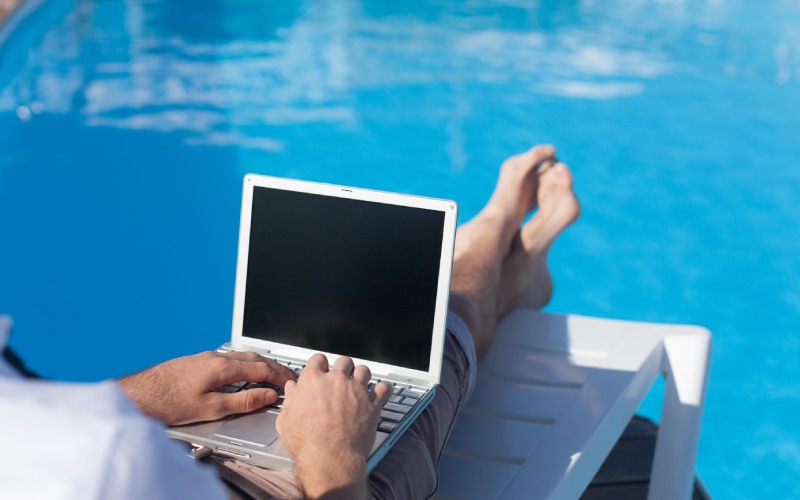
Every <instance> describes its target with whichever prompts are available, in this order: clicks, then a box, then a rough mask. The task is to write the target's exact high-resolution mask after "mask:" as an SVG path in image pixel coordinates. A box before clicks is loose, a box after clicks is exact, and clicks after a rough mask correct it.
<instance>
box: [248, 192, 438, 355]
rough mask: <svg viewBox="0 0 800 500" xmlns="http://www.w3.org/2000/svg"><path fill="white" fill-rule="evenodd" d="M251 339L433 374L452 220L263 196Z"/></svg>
mask: <svg viewBox="0 0 800 500" xmlns="http://www.w3.org/2000/svg"><path fill="white" fill-rule="evenodd" d="M252 210H253V211H252V222H251V229H250V248H249V257H248V264H247V287H246V292H245V303H244V324H243V335H244V336H245V337H251V338H257V339H262V340H269V341H273V342H279V343H283V344H291V345H294V346H297V347H304V348H307V349H312V350H316V351H326V352H331V353H335V354H340V355H347V356H351V357H357V358H362V359H369V360H373V361H379V362H382V363H387V364H392V365H399V366H404V367H406V368H412V369H416V370H422V371H427V370H428V368H429V361H430V354H431V340H432V335H433V317H434V310H435V305H436V287H437V284H438V281H439V263H440V259H441V253H442V241H443V231H444V213H442V212H439V211H435V210H427V209H421V208H411V207H402V206H396V205H389V204H383V203H373V202H368V201H360V200H351V199H345V198H337V197H332V196H321V195H315V194H307V193H298V192H293V191H284V190H278V189H270V188H264V187H255V188H254V191H253V208H252Z"/></svg>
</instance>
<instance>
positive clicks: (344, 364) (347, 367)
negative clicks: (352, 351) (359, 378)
mask: <svg viewBox="0 0 800 500" xmlns="http://www.w3.org/2000/svg"><path fill="white" fill-rule="evenodd" d="M355 367H356V365H355V363H353V359H352V358H349V357H347V356H342V357H340V358H337V359H336V361H334V362H333V369H334V370H339V371H341V372H344V374H345V375H347V376H348V377H352V376H353V370H354V369H355Z"/></svg>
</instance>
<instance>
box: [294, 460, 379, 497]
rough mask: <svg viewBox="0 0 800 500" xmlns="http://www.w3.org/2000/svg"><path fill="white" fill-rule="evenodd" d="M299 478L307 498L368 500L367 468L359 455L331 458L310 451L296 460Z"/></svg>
mask: <svg viewBox="0 0 800 500" xmlns="http://www.w3.org/2000/svg"><path fill="white" fill-rule="evenodd" d="M295 465H296V467H297V478H298V479H299V481H300V485H301V486H302V487H303V493H304V494H305V497H306V498H311V499H317V498H320V499H325V500H333V499H340V498H341V499H358V500H360V499H364V500H366V498H367V473H366V470H367V467H366V463H365V461H364V457H363V456H361V455H360V454H358V453H356V452H345V451H344V450H343V451H342V453H340V454H337V455H334V456H330V455H323V454H322V452H313V451H308V452H307V453H304V454H303V456H299V457H297V458H296V460H295Z"/></svg>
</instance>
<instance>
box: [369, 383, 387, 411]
mask: <svg viewBox="0 0 800 500" xmlns="http://www.w3.org/2000/svg"><path fill="white" fill-rule="evenodd" d="M372 392H373V394H375V403H376V404H377V405H378V406H379V407H383V405H385V404H386V402H387V401H389V396H391V395H392V386H391V385H389V383H388V382H378V383H377V384H375V388H374V389H373V390H372Z"/></svg>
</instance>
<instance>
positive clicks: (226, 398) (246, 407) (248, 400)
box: [213, 389, 278, 418]
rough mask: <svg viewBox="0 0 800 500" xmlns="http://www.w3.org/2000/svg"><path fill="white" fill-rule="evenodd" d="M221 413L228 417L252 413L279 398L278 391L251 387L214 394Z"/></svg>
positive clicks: (220, 416)
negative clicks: (235, 414) (244, 389)
mask: <svg viewBox="0 0 800 500" xmlns="http://www.w3.org/2000/svg"><path fill="white" fill-rule="evenodd" d="M213 396H215V399H217V401H216V402H215V403H216V407H217V408H218V411H219V415H218V416H217V417H216V418H222V417H226V416H228V415H233V414H234V413H250V412H251V411H256V410H260V409H261V408H263V407H265V406H267V405H270V404H272V403H274V402H275V401H277V400H278V393H277V392H275V391H274V390H272V389H250V390H247V391H240V392H234V393H231V394H222V393H217V394H214V395H213Z"/></svg>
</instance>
